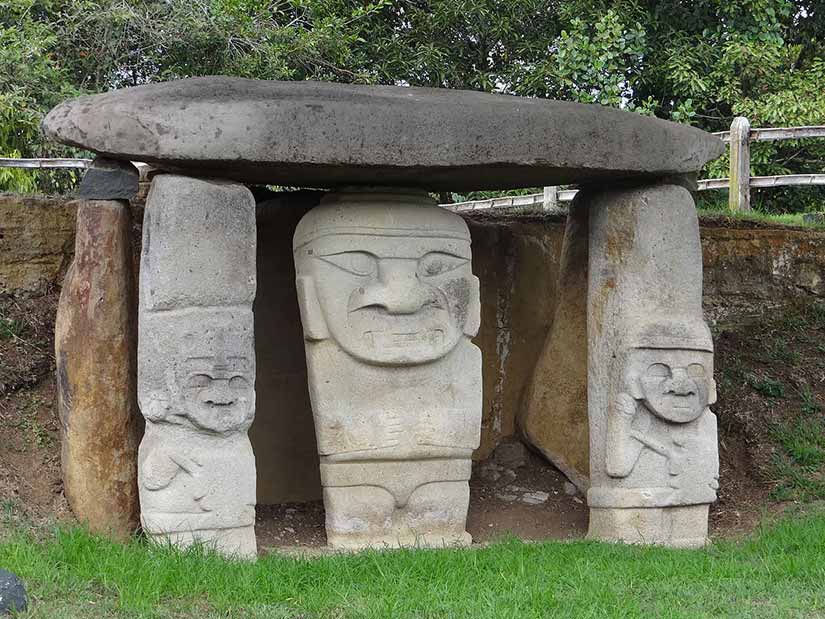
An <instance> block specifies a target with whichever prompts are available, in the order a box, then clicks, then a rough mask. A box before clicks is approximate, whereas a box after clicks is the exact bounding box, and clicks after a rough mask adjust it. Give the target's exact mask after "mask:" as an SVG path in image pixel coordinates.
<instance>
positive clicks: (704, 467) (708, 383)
mask: <svg viewBox="0 0 825 619" xmlns="http://www.w3.org/2000/svg"><path fill="white" fill-rule="evenodd" d="M711 361H712V353H711V352H709V351H704V350H674V349H656V348H636V349H633V350H631V351H630V353H629V358H628V372H627V374H626V378H625V385H626V389H627V391H622V392H620V393H619V394H618V395H617V396H616V401H615V403H614V405H613V407H611V408H610V410H609V411H608V414H607V441H608V442H607V449H606V470H607V474H608V475H610V476H611V477H614V478H623V479H625V480H626V481H627V483H628V486H629V487H630V486H633V485H635V484H639V485H640V487H644V488H648V489H650V488H651V487H655V488H657V491H658V492H660V493H663V494H665V495H667V498H663V500H666V501H668V502H672V503H680V504H688V503H707V502H712V501H714V500H715V499H716V489H717V488H718V487H719V482H718V478H719V469H718V462H717V461H716V459H715V458H713V457H709V456H712V455H713V453H715V451H716V416H715V415H714V414H713V413H712V412H711V411H710V409H709V408H708V406H709V405H710V404H712V403H713V402H714V398H715V393H714V389H715V388H714V381H713V378H712V377H711V376H709V372H710V371H711V369H710V362H711ZM637 468H638V470H637ZM651 471H659V475H657V476H656V477H658V479H655V480H654V479H651V476H650V472H651Z"/></svg>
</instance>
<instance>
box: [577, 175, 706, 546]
mask: <svg viewBox="0 0 825 619" xmlns="http://www.w3.org/2000/svg"><path fill="white" fill-rule="evenodd" d="M581 200H582V201H583V202H585V203H586V204H587V205H588V206H589V208H590V260H589V263H590V264H589V290H588V307H587V323H588V325H587V326H588V411H589V417H590V483H591V486H590V490H589V491H588V495H587V498H588V504H589V506H590V529H589V531H588V537H590V538H592V539H602V540H619V541H623V542H629V543H651V544H664V545H668V546H684V547H691V546H701V545H703V544H705V543H706V540H707V531H708V524H707V519H708V505H709V504H710V503H712V502H713V501H714V500H715V499H716V489H717V488H718V476H719V457H718V451H717V440H716V417H715V415H714V414H713V413H712V412H711V411H710V409H709V408H708V406H709V405H711V404H713V403H714V402H715V400H716V386H715V383H714V380H713V343H712V341H711V337H710V331H709V330H708V327H707V325H706V324H705V322H704V320H703V317H702V254H701V247H700V243H699V224H698V220H697V216H696V209H695V206H694V204H693V200H692V198H691V196H690V194H689V193H688V191H687V190H686V189H684V188H682V187H678V186H675V185H665V184H663V185H654V186H645V187H636V188H627V189H616V190H605V191H593V190H587V191H586V192H585V193H583V195H582V198H581Z"/></svg>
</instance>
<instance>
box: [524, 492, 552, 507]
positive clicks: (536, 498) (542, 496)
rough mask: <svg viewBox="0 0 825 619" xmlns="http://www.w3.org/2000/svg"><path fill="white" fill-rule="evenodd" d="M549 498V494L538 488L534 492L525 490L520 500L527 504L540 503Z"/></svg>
mask: <svg viewBox="0 0 825 619" xmlns="http://www.w3.org/2000/svg"><path fill="white" fill-rule="evenodd" d="M549 498H550V495H549V494H548V493H546V492H542V491H540V490H538V491H536V492H525V493H524V494H523V495H522V497H521V501H522V503H527V504H528V505H541V504H542V503H546V502H547V499H549Z"/></svg>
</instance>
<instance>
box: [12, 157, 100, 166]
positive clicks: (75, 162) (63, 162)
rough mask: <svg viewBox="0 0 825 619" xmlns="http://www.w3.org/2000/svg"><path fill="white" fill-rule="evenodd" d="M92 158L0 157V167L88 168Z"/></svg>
mask: <svg viewBox="0 0 825 619" xmlns="http://www.w3.org/2000/svg"><path fill="white" fill-rule="evenodd" d="M90 165H92V160H91V159H10V158H8V157H0V168H34V169H43V168H88V167H89V166H90Z"/></svg>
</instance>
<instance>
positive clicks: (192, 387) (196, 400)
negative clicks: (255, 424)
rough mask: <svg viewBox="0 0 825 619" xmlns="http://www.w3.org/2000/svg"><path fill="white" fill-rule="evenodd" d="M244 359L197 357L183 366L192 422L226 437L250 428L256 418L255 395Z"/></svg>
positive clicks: (184, 398) (186, 403)
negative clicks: (232, 432) (232, 431)
mask: <svg viewBox="0 0 825 619" xmlns="http://www.w3.org/2000/svg"><path fill="white" fill-rule="evenodd" d="M248 365H249V364H248V362H247V360H246V359H245V358H244V357H222V356H221V357H196V358H189V359H187V360H186V361H185V362H184V365H183V376H181V387H182V390H181V391H182V396H183V401H184V404H185V407H186V413H187V415H186V416H187V417H188V418H189V420H190V421H191V422H192V423H193V424H194V425H195V426H197V427H199V428H202V429H204V430H209V431H212V432H218V433H224V432H229V431H231V430H238V429H241V428H243V427H247V426H248V425H249V424H250V423H251V422H252V417H253V415H254V412H255V411H254V406H253V403H254V395H255V394H254V391H253V388H252V377H251V376H250V375H249V368H248Z"/></svg>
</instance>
